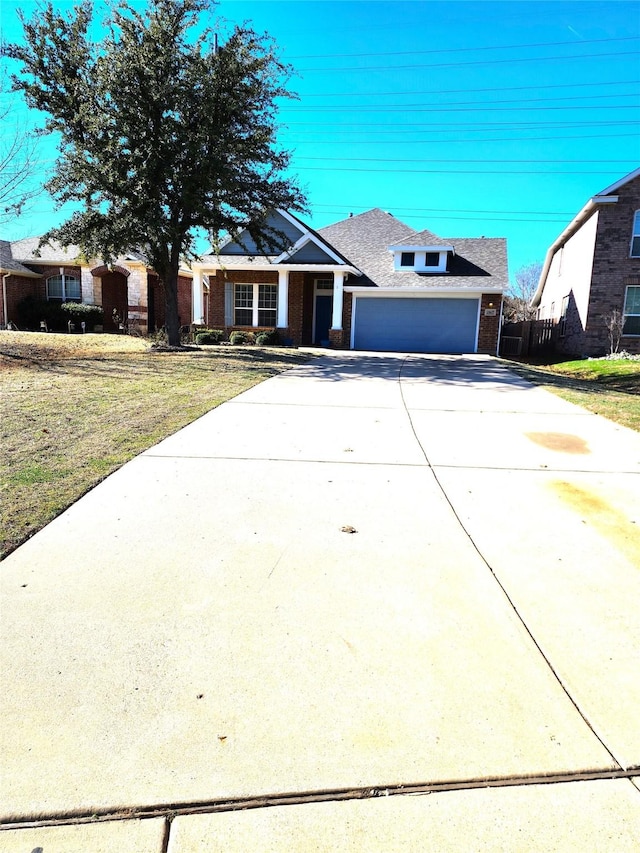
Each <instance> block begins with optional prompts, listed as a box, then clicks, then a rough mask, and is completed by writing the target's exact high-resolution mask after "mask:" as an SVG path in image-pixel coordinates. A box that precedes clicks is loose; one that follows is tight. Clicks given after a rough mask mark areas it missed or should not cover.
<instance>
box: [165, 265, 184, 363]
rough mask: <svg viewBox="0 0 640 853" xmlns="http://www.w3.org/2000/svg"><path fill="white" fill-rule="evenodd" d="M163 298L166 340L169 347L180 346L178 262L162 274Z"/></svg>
mask: <svg viewBox="0 0 640 853" xmlns="http://www.w3.org/2000/svg"><path fill="white" fill-rule="evenodd" d="M162 287H163V290H164V300H165V323H166V326H167V342H168V344H169V346H170V347H178V346H180V318H179V316H178V263H175V264H174V263H173V262H172V263H171V265H170V268H169V269H168V270H167V272H166V274H165V275H164V276H162Z"/></svg>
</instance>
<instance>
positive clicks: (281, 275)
mask: <svg viewBox="0 0 640 853" xmlns="http://www.w3.org/2000/svg"><path fill="white" fill-rule="evenodd" d="M288 325H289V270H278V321H277V326H278V328H279V329H286V328H287V327H288Z"/></svg>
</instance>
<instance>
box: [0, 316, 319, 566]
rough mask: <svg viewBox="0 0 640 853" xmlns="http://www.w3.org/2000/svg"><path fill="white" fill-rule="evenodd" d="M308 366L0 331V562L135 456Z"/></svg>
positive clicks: (287, 355) (219, 350)
mask: <svg viewBox="0 0 640 853" xmlns="http://www.w3.org/2000/svg"><path fill="white" fill-rule="evenodd" d="M307 360H308V357H307V356H305V355H303V354H302V353H299V352H297V351H295V350H284V349H278V350H275V349H270V350H260V349H258V348H255V347H252V348H251V349H249V348H247V349H241V348H236V347H234V348H233V349H232V348H231V347H216V348H211V349H209V348H207V350H202V351H198V350H193V351H190V352H152V351H150V350H149V349H148V347H147V345H146V344H145V343H144V342H143V341H140V340H139V339H128V338H126V336H111V335H83V336H69V335H39V334H35V333H34V334H26V333H25V334H22V333H16V332H0V445H1V446H2V448H3V452H2V454H0V556H6V554H8V553H9V552H10V551H12V550H13V549H14V548H16V547H17V546H18V545H19V544H20V543H22V542H24V541H25V540H26V539H28V538H29V537H30V536H32V535H33V534H34V533H35V532H36V531H38V530H39V529H40V528H41V527H43V526H44V525H45V524H47V523H48V522H49V521H51V520H52V519H53V518H54V517H55V516H56V515H59V514H60V513H61V512H62V511H63V510H64V509H66V508H67V507H68V506H70V504H72V503H73V502H74V501H76V500H77V499H78V498H79V497H80V496H81V495H83V494H84V493H85V492H87V491H88V490H89V489H91V488H92V487H93V486H95V485H96V484H97V483H98V482H100V480H102V479H104V477H106V476H107V475H108V474H110V473H112V472H113V471H115V470H116V469H117V468H119V467H120V466H121V465H123V464H124V463H125V462H127V461H128V460H129V459H131V458H133V457H134V456H136V455H137V454H138V453H141V452H142V451H143V450H146V449H147V448H149V447H151V446H153V445H154V444H155V443H157V442H158V441H160V440H161V439H163V438H166V436H168V435H171V434H172V433H174V432H176V431H177V430H178V429H180V428H181V427H183V426H185V425H186V424H188V423H190V422H191V421H193V420H195V419H196V418H198V417H200V416H201V415H203V414H205V412H208V411H209V410H210V409H213V408H215V407H216V406H218V405H219V404H220V403H222V402H224V401H225V400H228V399H230V398H232V397H235V396H236V395H237V394H240V393H241V392H242V391H245V390H247V389H248V388H250V387H252V386H253V385H256V384H257V383H259V382H262V381H263V380H264V379H267V378H269V377H270V376H274V375H276V374H277V373H280V372H282V371H283V370H287V369H289V368H290V367H293V366H295V365H297V364H301V363H303V362H304V361H307Z"/></svg>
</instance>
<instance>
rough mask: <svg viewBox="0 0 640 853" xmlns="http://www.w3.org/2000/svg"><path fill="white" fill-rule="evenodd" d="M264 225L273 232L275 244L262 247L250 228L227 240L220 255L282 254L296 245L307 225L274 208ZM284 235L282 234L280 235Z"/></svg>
mask: <svg viewBox="0 0 640 853" xmlns="http://www.w3.org/2000/svg"><path fill="white" fill-rule="evenodd" d="M264 227H265V228H266V229H267V230H268V231H271V232H274V233H273V244H272V245H270V246H269V245H267V246H266V247H265V248H263V249H260V248H259V247H258V245H257V243H256V241H255V240H254V239H253V237H252V236H251V234H250V232H249V229H248V228H245V229H244V230H243V231H241V232H240V234H239V235H238V238H237V239H235V240H234V239H231V238H229V240H228V241H227V242H225V243H224V244H223V245H222V246H221V248H220V251H219V254H220V255H241V256H246V257H255V256H257V255H262V256H265V255H266V256H270V255H280V254H281V253H282V252H284V251H286V250H287V249H288V248H289V247H291V246H295V244H296V243H297V242H298V240H300V238H301V237H302V236H303V235H304V233H305V230H306V229H305V227H304V225H302V223H301V222H300V221H299V220H298V219H296V218H295V217H293V216H291V215H290V214H287V213H286V212H285V211H281V210H274V211H271V212H270V213H269V215H268V216H267V218H266V220H265V224H264ZM280 235H282V236H280Z"/></svg>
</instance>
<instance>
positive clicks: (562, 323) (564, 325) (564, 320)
mask: <svg viewBox="0 0 640 853" xmlns="http://www.w3.org/2000/svg"><path fill="white" fill-rule="evenodd" d="M568 308H569V297H568V296H565V297H564V298H563V299H562V313H561V314H560V337H561V338H564V336H565V332H566V328H567V309H568Z"/></svg>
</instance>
